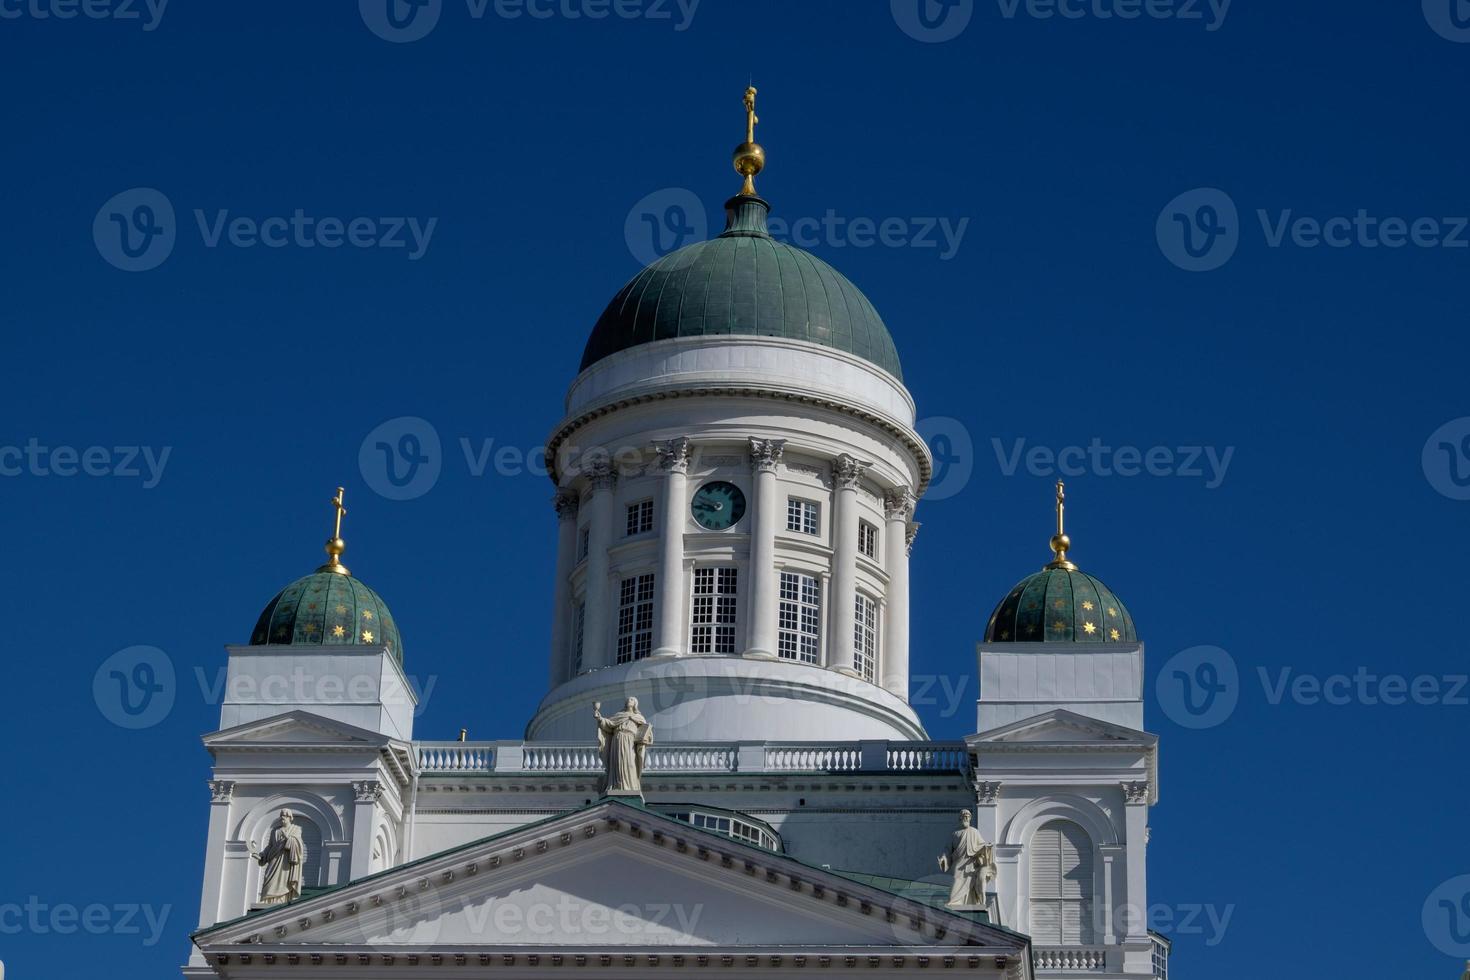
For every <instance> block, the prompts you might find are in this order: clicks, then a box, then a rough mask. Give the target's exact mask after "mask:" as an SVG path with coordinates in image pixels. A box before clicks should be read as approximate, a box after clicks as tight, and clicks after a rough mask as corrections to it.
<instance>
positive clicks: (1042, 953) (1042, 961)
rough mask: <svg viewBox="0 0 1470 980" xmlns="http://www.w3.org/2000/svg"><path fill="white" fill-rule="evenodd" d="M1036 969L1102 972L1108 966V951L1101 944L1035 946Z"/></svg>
mask: <svg viewBox="0 0 1470 980" xmlns="http://www.w3.org/2000/svg"><path fill="white" fill-rule="evenodd" d="M1034 955H1035V963H1036V971H1037V972H1038V973H1040V972H1041V971H1043V970H1046V971H1061V972H1069V973H1103V972H1106V970H1107V968H1108V951H1107V949H1106V948H1104V947H1102V946H1037V947H1036V948H1035V950H1034Z"/></svg>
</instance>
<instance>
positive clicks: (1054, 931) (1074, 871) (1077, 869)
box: [1027, 820, 1097, 946]
mask: <svg viewBox="0 0 1470 980" xmlns="http://www.w3.org/2000/svg"><path fill="white" fill-rule="evenodd" d="M1027 850H1028V851H1029V852H1030V854H1029V858H1030V861H1031V939H1032V940H1033V941H1034V942H1036V943H1037V944H1039V945H1040V944H1048V945H1058V946H1073V945H1075V946H1089V945H1092V944H1093V943H1095V942H1096V941H1097V937H1096V930H1095V929H1094V927H1093V921H1092V909H1093V904H1092V841H1091V840H1090V839H1089V838H1088V836H1087V832H1086V831H1085V830H1083V829H1082V828H1081V827H1079V826H1077V825H1076V824H1075V823H1072V822H1070V821H1067V820H1053V821H1051V822H1050V823H1047V824H1043V825H1042V826H1041V828H1040V829H1039V830H1037V831H1036V834H1035V836H1033V837H1032V838H1031V844H1030V846H1029V847H1028V848H1027Z"/></svg>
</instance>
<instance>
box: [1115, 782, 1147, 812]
mask: <svg viewBox="0 0 1470 980" xmlns="http://www.w3.org/2000/svg"><path fill="white" fill-rule="evenodd" d="M1118 785H1119V786H1120V787H1121V788H1122V790H1123V802H1125V803H1127V804H1128V805H1129V806H1141V805H1143V804H1146V803H1148V780H1146V779H1143V780H1138V781H1137V782H1128V783H1119V784H1118Z"/></svg>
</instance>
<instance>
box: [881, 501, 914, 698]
mask: <svg viewBox="0 0 1470 980" xmlns="http://www.w3.org/2000/svg"><path fill="white" fill-rule="evenodd" d="M913 512H914V495H913V494H911V493H909V490H908V488H907V487H900V488H899V489H897V490H889V491H888V492H887V493H885V494H884V495H883V517H884V518H885V523H884V528H883V564H884V568H885V569H886V570H887V572H888V618H887V619H886V620H885V621H884V624H883V650H882V671H883V687H884V689H885V690H887V691H889V692H890V693H892V694H896V695H898V696H899V697H901V698H903V699H904V700H905V701H907V700H908V699H909V545H910V544H911V543H912V541H913V538H912V537H911V536H910V534H909V526H910V525H909V517H910V516H912V514H913ZM918 528H919V526H918V525H917V524H915V525H913V529H914V530H915V531H917V530H918Z"/></svg>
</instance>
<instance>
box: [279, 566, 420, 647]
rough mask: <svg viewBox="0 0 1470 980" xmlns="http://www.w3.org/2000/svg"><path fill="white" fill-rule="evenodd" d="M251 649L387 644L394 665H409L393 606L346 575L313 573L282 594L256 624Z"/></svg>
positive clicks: (325, 572)
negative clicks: (283, 645) (286, 645)
mask: <svg viewBox="0 0 1470 980" xmlns="http://www.w3.org/2000/svg"><path fill="white" fill-rule="evenodd" d="M339 567H340V566H339ZM250 643H251V645H252V646H259V645H262V644H266V643H296V644H302V643H307V644H317V645H322V646H330V645H343V646H347V645H354V644H355V645H368V646H378V645H383V644H386V645H387V647H388V652H389V653H391V654H392V655H393V659H395V660H397V661H398V662H399V663H400V664H402V663H403V645H402V642H401V640H400V639H399V636H398V624H397V623H395V622H394V621H393V614H392V613H390V612H389V611H388V604H387V603H385V602H384V601H383V599H382V597H381V596H379V595H378V594H377V593H376V592H374V591H373V590H372V589H370V588H368V587H367V586H366V585H364V584H363V583H362V582H360V581H358V580H357V579H355V578H353V577H352V576H351V575H348V574H346V572H345V571H344V572H336V571H317V572H312V573H311V574H310V575H307V576H304V577H302V578H299V579H297V580H296V581H294V582H292V583H291V584H290V585H288V586H286V587H285V588H284V589H282V590H281V591H280V592H278V593H277V594H276V597H275V598H274V599H272V600H271V601H270V602H269V603H268V604H267V605H266V607H265V609H264V610H262V611H261V614H260V618H259V619H257V620H256V622H255V629H254V630H253V631H252V632H251V634H250Z"/></svg>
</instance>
